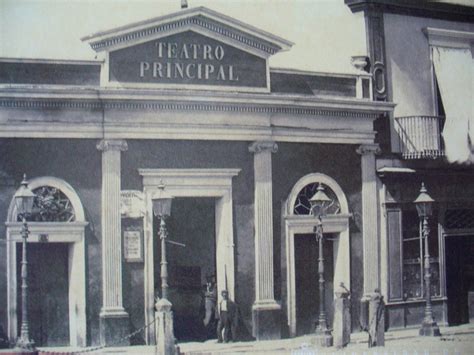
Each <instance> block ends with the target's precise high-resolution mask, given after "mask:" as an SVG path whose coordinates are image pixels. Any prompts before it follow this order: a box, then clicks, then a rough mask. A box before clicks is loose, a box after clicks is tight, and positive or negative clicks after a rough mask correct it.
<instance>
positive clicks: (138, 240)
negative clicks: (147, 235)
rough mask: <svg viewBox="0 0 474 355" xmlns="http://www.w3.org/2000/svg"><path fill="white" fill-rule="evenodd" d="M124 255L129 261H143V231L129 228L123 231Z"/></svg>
mask: <svg viewBox="0 0 474 355" xmlns="http://www.w3.org/2000/svg"><path fill="white" fill-rule="evenodd" d="M123 257H124V259H125V261H127V262H143V233H142V231H141V230H136V229H133V230H132V229H127V230H125V231H124V232H123Z"/></svg>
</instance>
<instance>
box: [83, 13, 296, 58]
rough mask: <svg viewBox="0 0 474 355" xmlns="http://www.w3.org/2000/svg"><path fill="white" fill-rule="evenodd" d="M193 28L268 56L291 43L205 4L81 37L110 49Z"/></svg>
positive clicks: (289, 45)
mask: <svg viewBox="0 0 474 355" xmlns="http://www.w3.org/2000/svg"><path fill="white" fill-rule="evenodd" d="M188 30H193V31H195V32H199V33H202V34H203V35H207V36H209V37H211V38H215V39H217V40H221V41H224V42H226V43H229V44H234V45H235V46H239V47H242V48H245V49H246V50H248V51H251V52H254V53H255V54H258V55H260V56H265V57H268V56H270V55H272V54H275V53H277V52H280V51H285V50H288V49H290V48H291V46H292V45H293V43H292V42H290V41H287V40H285V39H283V38H280V37H278V36H275V35H273V34H271V33H268V32H266V31H263V30H260V29H258V28H256V27H253V26H251V25H248V24H245V23H243V22H241V21H238V20H236V19H233V18H231V17H229V16H226V15H223V14H221V13H218V12H216V11H213V10H210V9H208V8H206V7H196V8H191V9H186V10H181V11H179V12H176V13H172V14H169V15H166V16H160V17H156V18H153V19H150V20H146V21H141V22H137V23H133V24H130V25H126V26H122V27H118V28H115V29H111V30H108V31H102V32H98V33H95V34H93V35H90V36H86V37H84V38H82V40H83V41H87V42H88V43H89V44H90V46H91V47H92V49H94V50H95V51H97V52H99V51H111V50H114V49H119V48H123V47H128V46H130V45H134V44H137V43H140V42H144V41H148V40H151V39H155V38H159V37H165V36H168V35H171V34H174V33H177V32H184V31H188Z"/></svg>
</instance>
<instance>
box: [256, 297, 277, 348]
mask: <svg viewBox="0 0 474 355" xmlns="http://www.w3.org/2000/svg"><path fill="white" fill-rule="evenodd" d="M252 335H253V336H254V337H255V338H256V339H257V340H274V339H281V306H280V305H279V304H278V303H277V302H276V301H269V302H258V303H255V304H254V305H253V307H252Z"/></svg>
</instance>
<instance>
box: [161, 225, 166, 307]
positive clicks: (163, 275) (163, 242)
mask: <svg viewBox="0 0 474 355" xmlns="http://www.w3.org/2000/svg"><path fill="white" fill-rule="evenodd" d="M167 236H168V231H167V229H166V222H165V216H160V239H161V297H162V298H165V299H168V261H167V260H166V238H167Z"/></svg>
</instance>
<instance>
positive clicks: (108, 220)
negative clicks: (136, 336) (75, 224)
mask: <svg viewBox="0 0 474 355" xmlns="http://www.w3.org/2000/svg"><path fill="white" fill-rule="evenodd" d="M97 149H99V150H101V151H102V199H101V203H102V309H101V311H100V337H101V343H102V344H103V345H126V344H128V340H124V339H123V336H125V335H127V333H128V328H129V327H128V323H129V322H128V314H127V312H125V309H124V308H123V302H122V231H121V219H120V218H121V217H120V189H121V187H120V174H121V165H120V156H121V152H122V151H125V150H127V142H126V141H124V140H102V141H100V142H99V143H98V144H97Z"/></svg>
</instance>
